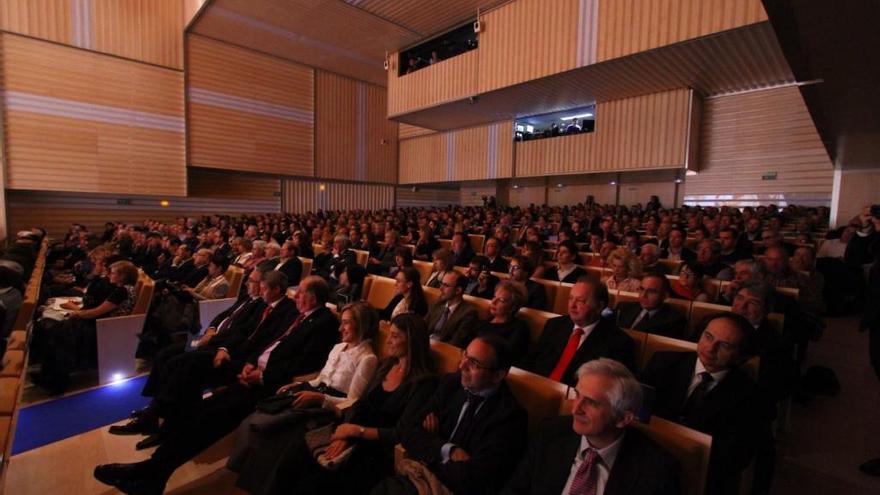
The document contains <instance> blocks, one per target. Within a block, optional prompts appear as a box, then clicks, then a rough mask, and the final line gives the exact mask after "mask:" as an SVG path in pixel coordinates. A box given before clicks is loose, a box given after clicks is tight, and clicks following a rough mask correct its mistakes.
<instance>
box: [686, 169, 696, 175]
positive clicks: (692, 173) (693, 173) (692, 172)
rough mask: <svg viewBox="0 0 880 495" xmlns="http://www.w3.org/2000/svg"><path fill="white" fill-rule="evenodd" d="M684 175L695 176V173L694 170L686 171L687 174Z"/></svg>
mask: <svg viewBox="0 0 880 495" xmlns="http://www.w3.org/2000/svg"><path fill="white" fill-rule="evenodd" d="M685 175H697V171H696V170H688V171H687V172H685Z"/></svg>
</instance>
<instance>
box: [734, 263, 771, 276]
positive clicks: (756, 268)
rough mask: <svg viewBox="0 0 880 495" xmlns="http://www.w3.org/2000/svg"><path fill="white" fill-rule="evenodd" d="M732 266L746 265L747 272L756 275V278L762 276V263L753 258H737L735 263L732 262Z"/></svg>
mask: <svg viewBox="0 0 880 495" xmlns="http://www.w3.org/2000/svg"><path fill="white" fill-rule="evenodd" d="M733 266H734V267H736V266H748V267H749V272H751V274H752V275H753V276H757V277H758V278H764V265H762V264H761V263H758V262H757V261H755V260H754V259H745V260H739V261H737V262H736V263H734V265H733Z"/></svg>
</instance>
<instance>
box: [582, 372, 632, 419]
mask: <svg viewBox="0 0 880 495" xmlns="http://www.w3.org/2000/svg"><path fill="white" fill-rule="evenodd" d="M590 375H602V376H606V377H608V378H610V379H611V383H612V385H611V389H609V390H608V394H607V395H608V400H609V402H611V410H612V412H613V413H614V419H615V420H621V419H623V416H624V415H625V414H626V413H627V412H631V413H633V414H635V413H637V412H638V411H639V409H641V407H642V386H641V385H640V384H639V382H638V380H636V377H635V376H633V374H632V372H631V371H630V370H628V369H627V368H626V366H624V365H622V364H620V363H619V362H617V361H615V360H613V359H608V358H599V359H595V360H593V361H587V362H586V363H584V364H582V365H581V367H580V368H578V370H577V378H578V380H580V379H581V378H583V377H585V376H590Z"/></svg>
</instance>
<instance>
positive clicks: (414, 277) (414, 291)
mask: <svg viewBox="0 0 880 495" xmlns="http://www.w3.org/2000/svg"><path fill="white" fill-rule="evenodd" d="M394 279H395V283H394V291H395V295H394V297H392V298H391V301H389V302H388V305H387V306H385V309H383V310H381V311H380V312H379V316H380V318H381V319H382V320H385V321H391V320H393V319H394V317H395V316H397V315H400V314H403V313H415V314H417V315H419V316H422V317H424V316H425V314H427V313H428V302H427V301H426V300H425V293H424V292H423V291H422V284H421V282H420V280H421V273H419V271H418V270H416V269H415V268H413V267H411V266H410V267H406V268H403V269H402V270H401V271H399V272H397V275H395V276H394Z"/></svg>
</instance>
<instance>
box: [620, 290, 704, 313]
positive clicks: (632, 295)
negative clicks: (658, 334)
mask: <svg viewBox="0 0 880 495" xmlns="http://www.w3.org/2000/svg"><path fill="white" fill-rule="evenodd" d="M638 300H639V294H638V292H627V291H625V290H619V291H617V297H615V298H614V306H613V307H612V309H613V308H616V307H617V305H618V304H620V303H622V302H638ZM685 317H687V315H685Z"/></svg>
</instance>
